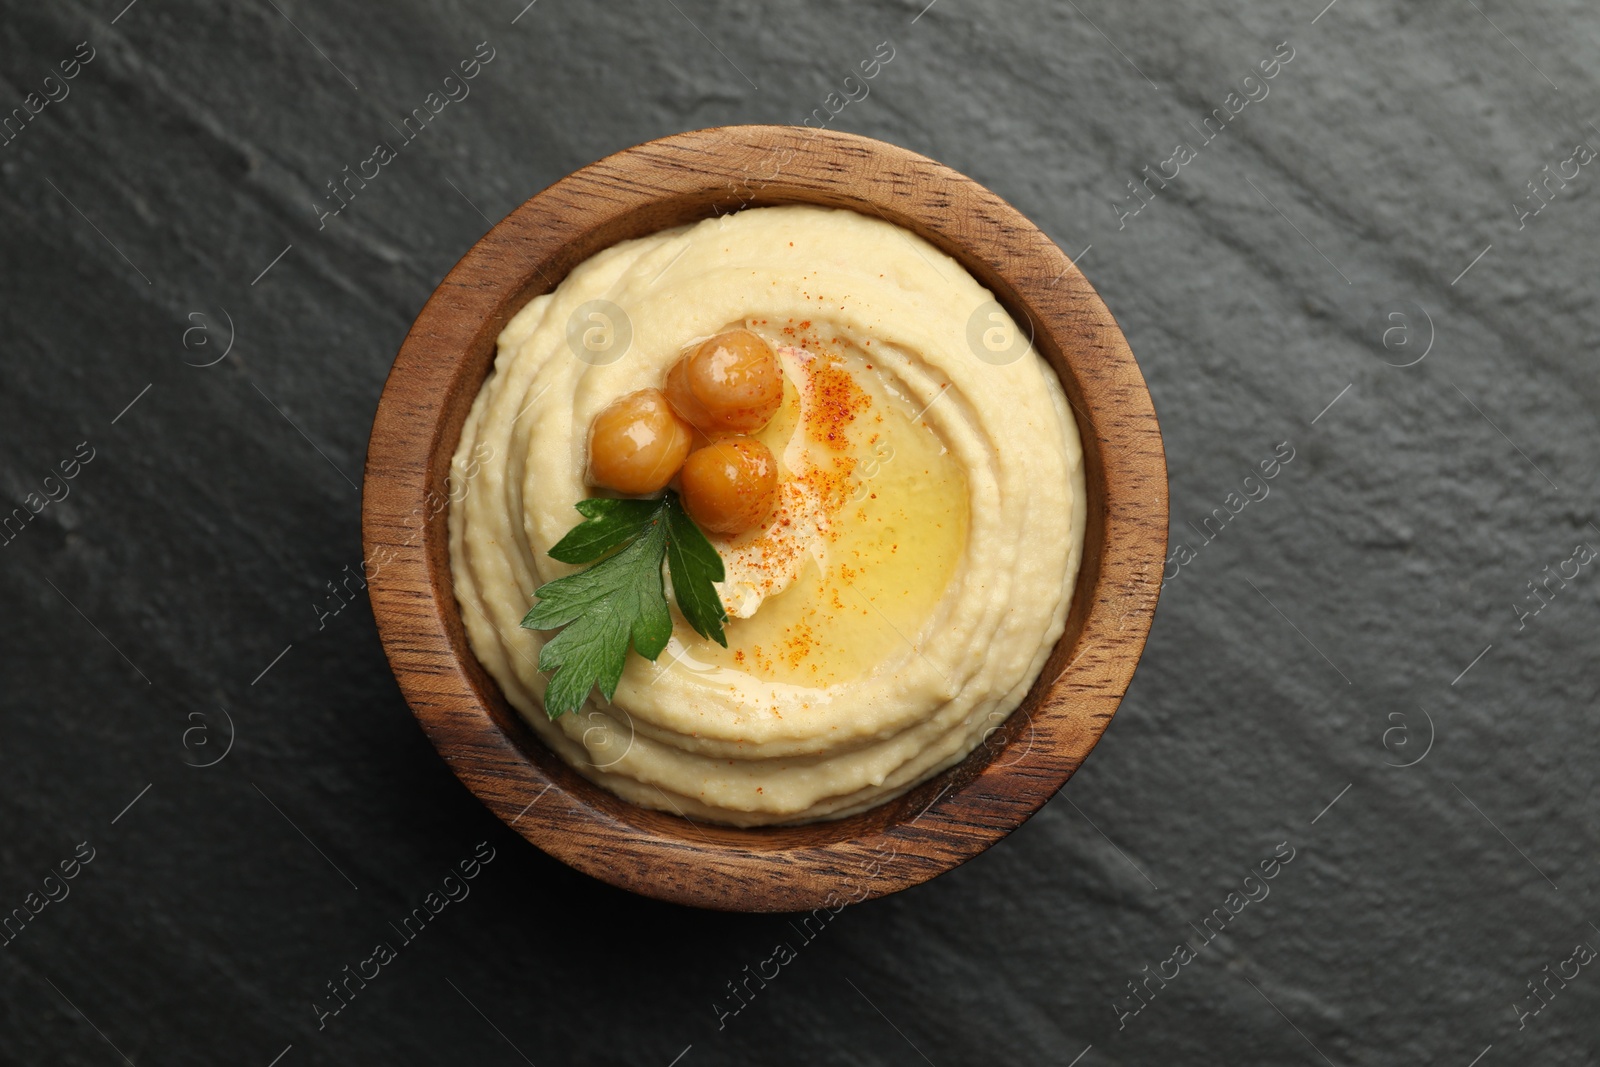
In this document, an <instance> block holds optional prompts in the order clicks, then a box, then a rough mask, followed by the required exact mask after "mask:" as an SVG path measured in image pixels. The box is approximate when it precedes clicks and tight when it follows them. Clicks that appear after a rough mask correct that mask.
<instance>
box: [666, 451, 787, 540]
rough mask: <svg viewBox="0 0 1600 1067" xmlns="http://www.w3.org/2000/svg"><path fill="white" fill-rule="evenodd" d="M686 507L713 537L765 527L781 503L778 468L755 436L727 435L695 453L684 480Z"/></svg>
mask: <svg viewBox="0 0 1600 1067" xmlns="http://www.w3.org/2000/svg"><path fill="white" fill-rule="evenodd" d="M678 484H679V486H681V487H682V493H683V506H684V509H685V510H687V511H688V512H689V517H690V518H691V519H693V520H694V521H695V523H696V524H697V525H698V526H699V527H700V528H701V529H702V530H705V531H707V532H708V533H719V534H727V535H730V536H731V535H733V534H741V533H744V532H745V531H746V530H753V529H755V528H756V527H758V526H762V525H764V524H765V523H766V522H767V521H768V520H769V519H770V518H771V517H772V512H773V509H774V508H775V507H776V506H777V503H778V464H777V462H776V461H775V460H774V459H773V458H772V452H771V451H770V450H768V448H767V446H766V445H764V444H762V443H761V442H760V441H757V440H756V439H755V438H754V437H724V438H722V439H721V440H720V441H713V442H712V443H711V444H709V445H707V446H706V447H705V448H702V449H699V450H698V451H696V452H692V453H690V455H689V458H688V460H687V461H686V462H685V463H684V465H683V471H682V472H681V473H680V474H679V476H678Z"/></svg>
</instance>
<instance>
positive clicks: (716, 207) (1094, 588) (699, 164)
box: [362, 126, 1167, 911]
mask: <svg viewBox="0 0 1600 1067" xmlns="http://www.w3.org/2000/svg"><path fill="white" fill-rule="evenodd" d="M792 203H816V204H826V205H830V206H836V207H845V208H850V209H853V210H856V211H860V212H862V213H864V214H870V215H876V216H879V217H881V218H884V219H886V220H888V221H890V222H893V223H897V224H899V225H901V226H904V227H906V228H908V229H910V230H912V231H914V232H916V233H918V234H920V235H921V236H923V237H925V238H926V239H927V240H929V241H930V242H932V243H933V244H935V245H936V246H938V247H939V248H941V249H943V250H944V251H946V252H948V253H949V254H950V255H952V256H953V257H955V258H956V259H957V260H959V261H960V262H961V263H962V264H963V265H964V266H965V267H966V268H967V269H968V270H969V271H971V273H972V274H973V275H974V276H975V277H976V278H977V279H978V281H979V282H981V283H982V284H983V285H985V286H987V287H988V288H989V289H991V290H992V291H993V292H994V293H995V295H996V297H997V298H998V299H999V300H1000V301H1001V303H1002V304H1004V305H1005V306H1006V307H1007V309H1008V310H1009V311H1010V312H1011V313H1012V315H1013V316H1014V317H1015V318H1016V319H1017V320H1018V322H1019V323H1025V324H1026V325H1027V327H1028V328H1030V329H1031V330H1032V332H1033V335H1034V343H1035V346H1036V347H1037V349H1038V350H1039V352H1040V353H1041V354H1042V355H1043V356H1044V358H1045V359H1046V360H1048V361H1049V363H1050V364H1051V366H1052V367H1053V368H1054V369H1055V370H1056V372H1057V373H1058V374H1059V375H1060V377H1061V380H1062V383H1063V385H1064V386H1065V389H1066V392H1067V396H1068V399H1069V400H1070V401H1071V404H1072V407H1073V410H1074V412H1075V413H1076V417H1077V422H1078V429H1079V432H1080V434H1081V436H1082V439H1083V447H1084V455H1085V464H1086V475H1087V479H1086V480H1087V488H1088V497H1089V501H1088V503H1089V516H1088V527H1087V531H1086V535H1085V544H1084V559H1083V567H1082V571H1081V572H1080V574H1079V579H1078V585H1077V592H1076V595H1075V597H1074V602H1073V605H1072V609H1071V612H1070V614H1069V617H1068V620H1067V629H1066V632H1065V633H1064V634H1063V636H1062V638H1061V640H1060V641H1059V643H1058V644H1057V646H1056V648H1055V650H1054V652H1053V654H1052V655H1051V657H1050V659H1049V660H1048V662H1047V664H1046V666H1045V669H1044V671H1043V672H1042V674H1041V675H1040V678H1039V681H1038V682H1037V683H1036V684H1035V685H1034V687H1033V690H1032V691H1031V692H1030V694H1029V695H1028V698H1027V699H1026V700H1025V701H1024V703H1023V705H1022V707H1021V708H1020V709H1018V711H1017V712H1016V713H1015V714H1014V715H1012V716H1011V718H1010V719H1008V720H1007V721H1006V723H1005V724H1004V726H1003V727H1002V728H1001V729H1000V730H999V731H997V732H996V733H995V734H994V735H993V736H992V737H990V738H989V740H988V741H987V742H986V743H985V744H984V745H981V746H980V747H979V748H978V749H977V750H976V751H974V752H973V753H972V755H971V756H969V757H968V758H967V759H966V760H965V761H964V762H962V763H961V764H959V765H958V766H956V767H953V768H951V769H950V770H949V771H946V772H945V773H943V774H940V775H938V776H936V777H935V778H933V779H932V780H930V781H928V782H925V783H923V784H922V785H921V786H919V787H918V788H916V789H914V790H912V791H911V792H909V793H907V794H906V795H904V796H902V797H900V798H898V799H896V800H893V801H890V802H888V803H886V804H884V805H882V806H880V807H878V808H875V809H873V810H871V811H868V812H864V813H861V814H859V815H855V816H851V817H849V818H845V819H840V820H836V821H832V822H824V823H817V824H813V825H809V826H802V827H786V828H760V829H733V828H728V827H719V826H708V825H705V824H702V823H694V822H690V821H688V820H686V819H683V818H679V817H676V816H673V815H669V814H663V813H661V812H656V811H650V810H647V809H644V808H640V807H636V806H634V805H631V804H628V803H626V802H624V801H622V800H620V799H618V798H617V797H614V796H612V795H611V794H610V793H607V792H605V791H604V790H602V789H600V788H598V787H596V786H594V785H592V784H591V783H589V782H588V781H587V780H585V779H584V778H582V777H581V776H580V775H578V774H577V773H576V772H575V771H573V770H572V769H571V768H569V767H567V766H566V765H565V764H564V763H563V762H562V761H561V760H560V759H559V758H557V757H556V756H555V755H554V754H553V753H552V752H550V751H549V750H548V749H547V748H545V747H544V745H543V744H542V743H541V742H539V741H538V740H537V739H536V737H535V736H534V735H533V733H532V731H531V730H530V729H529V728H528V727H527V726H526V724H524V723H523V722H522V721H521V719H520V718H519V717H518V716H517V714H516V713H515V712H514V711H513V710H512V709H511V708H510V707H509V706H508V705H507V704H506V702H505V700H504V698H503V697H502V696H501V694H500V692H499V689H498V687H497V685H496V684H495V682H494V681H493V680H492V679H491V678H490V677H489V676H488V675H487V673H486V672H485V671H484V670H483V668H482V667H481V666H480V665H479V664H478V663H477V661H476V659H475V658H474V657H473V655H472V653H471V650H470V649H469V647H468V644H467V639H466V635H465V633H464V631H463V629H462V625H461V620H460V617H459V611H458V607H457V604H456V600H455V596H454V593H453V592H452V587H451V576H450V567H449V558H448V545H447V536H446V527H445V512H446V510H447V490H446V485H445V478H446V474H447V471H448V468H449V463H450V458H451V456H452V454H453V452H454V449H455V445H456V441H457V439H458V437H459V435H460V431H461V426H462V422H463V420H464V419H465V417H466V413H467V409H468V407H469V406H470V405H471V403H472V400H473V398H474V396H475V395H476V394H477V392H478V389H479V387H480V386H481V385H482V383H483V381H484V378H485V377H486V376H487V374H488V371H489V368H490V365H491V362H492V360H493V356H494V346H495V338H496V336H497V335H498V334H499V332H500V330H501V328H502V327H503V326H504V325H505V324H506V322H507V321H508V320H509V319H510V318H511V316H512V315H513V314H514V313H515V312H516V311H517V310H518V309H520V308H521V307H522V305H523V304H524V303H526V302H527V301H528V300H529V299H531V298H532V297H534V296H536V295H539V294H540V293H544V292H548V291H549V290H550V289H552V288H553V287H554V286H555V284H556V283H557V282H559V281H560V280H561V279H562V278H563V277H565V276H566V274H567V273H568V271H570V270H571V269H572V268H573V267H574V266H576V265H577V264H578V263H580V262H582V261H583V260H584V259H586V258H588V257H589V256H590V255H592V254H594V253H595V252H598V251H599V250H601V249H603V248H605V247H608V246H610V245H612V244H615V243H616V242H618V241H621V240H625V239H627V238H631V237H638V236H642V235H645V234H648V233H652V232H654V231H656V230H660V229H662V228H664V227H667V226H673V225H678V224H681V223H684V222H690V221H694V220H697V219H701V218H707V217H710V216H712V215H715V214H720V213H727V212H729V211H734V210H738V209H740V208H743V207H750V206H765V205H774V204H792ZM362 507H363V511H362V527H363V540H364V543H365V549H366V556H367V560H368V561H369V569H371V570H373V571H374V572H375V573H373V574H372V576H371V578H370V582H369V586H368V588H369V592H370V595H371V598H372V608H373V614H374V616H375V618H376V619H377V623H378V629H379V632H380V634H381V636H382V639H383V644H384V648H385V650H386V652H387V654H388V657H389V662H390V664H391V666H392V667H393V669H394V672H395V676H396V677H397V678H398V679H399V682H400V687H401V690H402V691H403V693H404V694H405V697H406V700H407V701H408V702H409V703H410V705H411V707H412V709H413V711H414V712H415V713H416V716H417V718H418V720H419V721H420V722H421V723H422V726H423V728H424V730H425V731H426V732H427V734H428V736H429V738H430V739H431V740H432V742H433V744H434V745H435V747H437V749H438V750H439V752H440V754H441V755H443V756H444V758H445V759H446V761H447V762H448V763H449V765H450V767H451V768H452V769H453V770H454V772H455V773H456V774H457V775H458V776H459V777H460V778H461V780H462V781H463V782H464V783H466V785H467V786H468V788H470V789H471V790H472V791H473V792H474V793H475V794H476V795H477V796H478V797H479V798H480V799H481V800H482V801H483V802H484V803H485V804H486V805H488V806H489V808H490V809H491V810H493V811H494V812H495V813H496V814H497V815H498V816H499V817H500V818H501V819H503V820H505V821H506V822H507V823H509V824H511V825H512V826H514V827H515V828H516V829H517V830H518V831H519V832H520V833H521V834H522V835H523V836H524V837H526V838H527V839H528V840H529V841H530V842H532V843H533V844H535V845H537V846H538V847H539V848H541V849H543V850H544V851H545V852H548V853H549V854H551V855H552V856H555V857H557V858H558V859H561V860H563V861H564V862H566V863H569V864H571V865H572V866H574V867H576V868H578V869H579V870H582V871H585V872H587V873H588V874H590V875H593V876H594V877H596V878H601V879H604V880H605V881H607V882H610V883H612V884H614V885H617V886H621V887H623V888H626V889H629V890H632V891H634V892H638V893H643V894H647V895H650V896H654V897H659V898H662V899H665V900H671V901H676V902H679V903H683V904H690V905H696V906H701V907H709V908H721V909H729V910H742V911H800V910H807V909H812V908H817V907H831V908H836V907H839V906H842V905H843V904H844V903H846V902H852V901H859V900H865V899H869V898H872V897H877V896H882V895H884V894H887V893H892V892H895V891H897V890H900V889H904V888H906V887H908V886H912V885H916V884H918V883H920V882H923V881H926V880H927V879H929V878H932V877H933V876H935V875H937V874H940V873H941V872H943V871H946V870H949V869H951V868H952V867H955V866H957V865H959V864H960V863H962V862H964V861H965V860H968V859H970V858H971V857H973V856H974V855H976V854H977V853H979V852H981V851H983V850H984V849H985V848H987V847H989V846H990V845H992V844H993V843H994V842H995V841H997V840H999V839H1000V838H1002V837H1004V836H1006V835H1007V834H1009V833H1010V832H1011V831H1012V830H1014V829H1016V828H1017V827H1018V826H1019V825H1021V824H1022V823H1023V822H1024V821H1025V820H1026V819H1027V818H1028V817H1029V816H1030V815H1032V814H1033V813H1034V812H1035V811H1037V810H1038V809H1039V808H1040V806H1042V805H1043V804H1044V803H1045V801H1047V800H1049V799H1050V797H1051V796H1053V795H1054V794H1055V792H1056V791H1057V790H1058V789H1060V788H1061V786H1062V785H1063V784H1064V783H1065V782H1066V781H1067V779H1068V778H1070V777H1071V775H1072V774H1073V772H1074V771H1075V770H1077V768H1078V766H1079V765H1080V764H1081V763H1082V762H1083V760H1084V758H1085V757H1086V756H1087V755H1088V754H1089V751H1090V750H1091V749H1092V748H1093V747H1094V746H1095V743H1096V742H1097V741H1098V740H1099V739H1100V736H1101V734H1102V733H1103V732H1104V730H1105V728H1106V725H1107V723H1108V722H1109V721H1110V719H1111V716H1112V715H1113V714H1114V713H1115V711H1116V708H1117V705H1118V703H1119V702H1120V701H1121V699H1122V695H1123V693H1124V691H1125V690H1126V688H1127V686H1128V682H1129V680H1130V679H1131V677H1132V675H1133V671H1134V668H1135V666H1136V665H1137V663H1138V660H1139V656H1140V653H1141V651H1142V650H1143V647H1144V642H1145V637H1146V635H1147V633H1148V631H1149V627H1150V620H1151V615H1152V613H1153V612H1154V609H1155V603H1156V598H1157V595H1158V594H1159V591H1160V586H1161V571H1162V566H1163V560H1164V556H1165V551H1166V531H1167V482H1166V462H1165V455H1164V453H1163V450H1162V444H1161V434H1160V430H1159V428H1158V426H1157V423H1156V418H1155V411H1154V409H1153V407H1152V405H1151V401H1150V396H1149V393H1148V392H1147V390H1146V388H1145V383H1144V379H1143V377H1142V375H1141V374H1140V372H1139V368H1138V365H1137V364H1136V363H1135V361H1134V358H1133V355H1132V353H1131V352H1130V351H1129V350H1128V346H1127V343H1126V341H1125V340H1124V339H1123V336H1122V333H1121V331H1120V330H1119V329H1118V328H1117V325H1116V323H1115V322H1114V321H1113V319H1112V317H1111V315H1110V313H1109V312H1108V311H1107V309H1106V307H1105V305H1104V304H1103V303H1102V302H1101V300H1100V298H1099V297H1098V296H1097V295H1096V294H1095V291H1094V289H1093V288H1092V287H1091V286H1090V285H1089V283H1088V282H1087V281H1086V280H1085V279H1084V277H1083V276H1082V274H1080V273H1079V272H1078V270H1077V269H1076V268H1075V267H1074V266H1073V265H1072V263H1071V262H1070V261H1069V260H1068V259H1067V257H1066V256H1065V255H1064V254H1063V253H1062V252H1061V250H1060V249H1058V248H1057V247H1056V246H1055V245H1054V244H1053V243H1052V242H1051V241H1050V240H1049V239H1048V238H1047V237H1045V235H1044V234H1043V233H1041V232H1040V231H1039V230H1038V229H1037V228H1036V227H1035V226H1033V225H1032V224H1031V223H1030V222H1028V221H1027V220H1026V219H1025V218H1023V217H1022V216H1021V215H1020V214H1019V213H1018V212H1017V211H1016V210H1015V209H1014V208H1012V207H1011V206H1010V205H1009V204H1007V203H1006V202H1005V201H1003V200H1002V199H1000V198H999V197H998V196H996V195H995V194H993V193H991V192H990V191H988V190H987V189H985V188H983V187H982V186H980V185H978V184H977V183H976V182H973V181H972V180H971V179H969V178H966V177H964V176H962V175H960V174H958V173H956V172H954V171H952V170H950V169H949V168H947V167H944V166H942V165H940V164H938V163H935V162H933V161H932V160H929V159H927V158H925V157H922V156H919V155H916V154H915V153H912V152H908V151H906V150H904V149H900V148H896V147H894V146H892V145H888V144H885V143H882V142H879V141H874V140H871V139H868V138H863V137H858V136H854V135H850V134H843V133H833V132H825V131H815V130H810V129H805V128H800V127H783V126H730V127H721V128H716V129H709V130H699V131H695V132H692V133H686V134H680V135H677V136H674V137H668V138H665V139H663V140H659V141H652V142H650V143H648V144H644V145H640V146H638V147H635V148H631V149H628V150H626V151H623V152H619V153H617V154H616V155H613V156H610V157H608V158H606V159H603V160H601V161H600V162H598V163H595V164H593V165H591V166H588V167H585V168H583V169H582V170H579V171H578V172H576V173H574V174H572V175H571V176H569V177H567V178H564V179H562V180H561V181H559V182H557V183H556V184H555V185H552V186H551V187H550V188H548V189H546V190H545V191H544V192H542V193H540V194H539V195H537V196H535V197H534V198H533V199H531V200H529V201H528V202H527V203H525V204H523V205H522V206H521V207H519V208H518V209H517V210H516V211H514V212H512V214H511V215H509V216H508V217H507V218H506V219H505V220H504V221H502V222H501V223H500V224H499V225H497V226H495V227H494V228H493V229H492V230H491V231H490V232H489V233H488V234H487V235H485V236H484V237H483V238H482V239H481V240H480V241H479V242H478V243H477V244H476V245H474V246H473V248H472V249H471V250H470V251H469V252H468V253H467V255H466V256H465V257H463V259H462V260H461V261H460V263H458V264H457V265H456V266H455V268H454V269H453V270H451V272H450V273H449V275H448V276H446V278H445V279H444V281H443V282H442V283H441V284H440V285H439V287H438V289H437V290H435V292H434V293H433V296H432V297H431V298H430V299H429V300H428V302H427V304H426V305H425V306H424V307H423V309H422V312H421V314H419V315H418V316H417V320H416V322H415V324H414V325H413V326H412V328H411V331H410V333H409V334H408V336H407V337H406V339H405V342H404V344H403V345H402V346H401V349H400V352H399V355H398V356H397V357H396V359H395V363H394V367H393V369H392V370H391V372H390V375H389V378H388V381H387V383H386V385H385V387H384V391H383V396H382V399H381V401H380V403H379V406H378V412H377V417H376V419H375V421H374V423H373V428H372V438H371V442H370V445H369V448H368V453H367V466H366V478H365V487H364V493H363V505H362Z"/></svg>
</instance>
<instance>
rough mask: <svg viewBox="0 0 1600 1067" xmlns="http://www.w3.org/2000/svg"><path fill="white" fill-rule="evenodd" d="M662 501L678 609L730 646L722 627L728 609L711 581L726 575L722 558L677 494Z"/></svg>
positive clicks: (699, 628)
mask: <svg viewBox="0 0 1600 1067" xmlns="http://www.w3.org/2000/svg"><path fill="white" fill-rule="evenodd" d="M661 504H662V511H663V512H664V513H665V516H666V520H667V566H668V567H670V568H671V570H672V596H673V598H674V599H675V600H677V602H678V610H679V611H681V612H683V617H684V618H685V619H687V620H688V621H689V625H690V626H693V627H694V628H695V630H697V631H698V632H699V633H700V634H701V635H702V636H704V637H709V638H711V639H712V640H713V641H715V642H716V643H717V644H719V645H721V646H722V647H723V648H727V647H728V638H727V637H726V636H725V635H724V634H723V632H722V627H723V624H724V623H726V622H727V621H728V612H727V609H725V608H724V607H723V606H722V598H721V597H720V596H718V595H717V590H716V588H715V587H714V586H713V585H712V584H711V583H712V582H720V581H722V579H723V577H724V576H725V575H726V572H725V571H724V570H723V567H722V557H721V556H719V555H717V550H716V549H715V548H714V547H712V544H711V542H710V541H707V540H706V535H705V534H703V533H701V532H700V527H698V526H696V525H695V524H694V520H693V519H691V518H689V513H688V512H687V511H685V510H683V504H681V503H680V502H679V501H678V494H677V493H673V492H670V491H669V492H668V493H667V495H666V496H665V497H664V498H663V499H662V501H661Z"/></svg>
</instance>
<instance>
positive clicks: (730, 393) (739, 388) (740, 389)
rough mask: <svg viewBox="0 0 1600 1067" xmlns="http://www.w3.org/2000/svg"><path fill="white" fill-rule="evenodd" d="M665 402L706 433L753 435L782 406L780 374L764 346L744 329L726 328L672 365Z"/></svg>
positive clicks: (761, 341) (769, 349) (776, 362)
mask: <svg viewBox="0 0 1600 1067" xmlns="http://www.w3.org/2000/svg"><path fill="white" fill-rule="evenodd" d="M667 399H668V400H669V401H671V403H672V406H673V407H674V408H676V409H677V410H678V414H680V415H682V416H683V417H684V418H685V419H687V420H689V422H691V423H693V424H694V425H695V426H697V427H699V428H700V429H702V430H704V431H706V432H707V433H711V432H714V431H718V430H723V431H727V430H732V431H734V432H736V433H754V432H755V431H756V430H759V429H761V427H763V426H765V425H766V424H767V423H768V422H769V421H771V419H772V416H773V415H774V414H776V413H777V410H778V407H779V406H780V405H781V404H782V403H783V371H782V369H781V368H780V367H779V366H778V357H777V356H775V355H773V352H772V348H771V347H770V346H769V345H768V344H767V342H765V341H763V340H762V339H761V338H759V337H757V336H756V335H755V334H753V333H751V332H750V331H749V330H730V331H728V332H727V333H722V334H718V335H717V336H715V337H713V338H711V339H710V340H709V341H706V342H704V343H702V344H701V345H700V347H699V348H696V349H695V350H694V352H692V353H691V354H690V355H688V356H685V357H684V358H683V359H680V360H679V361H678V362H677V363H676V364H674V365H673V367H672V369H671V370H670V371H668V372H667Z"/></svg>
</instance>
